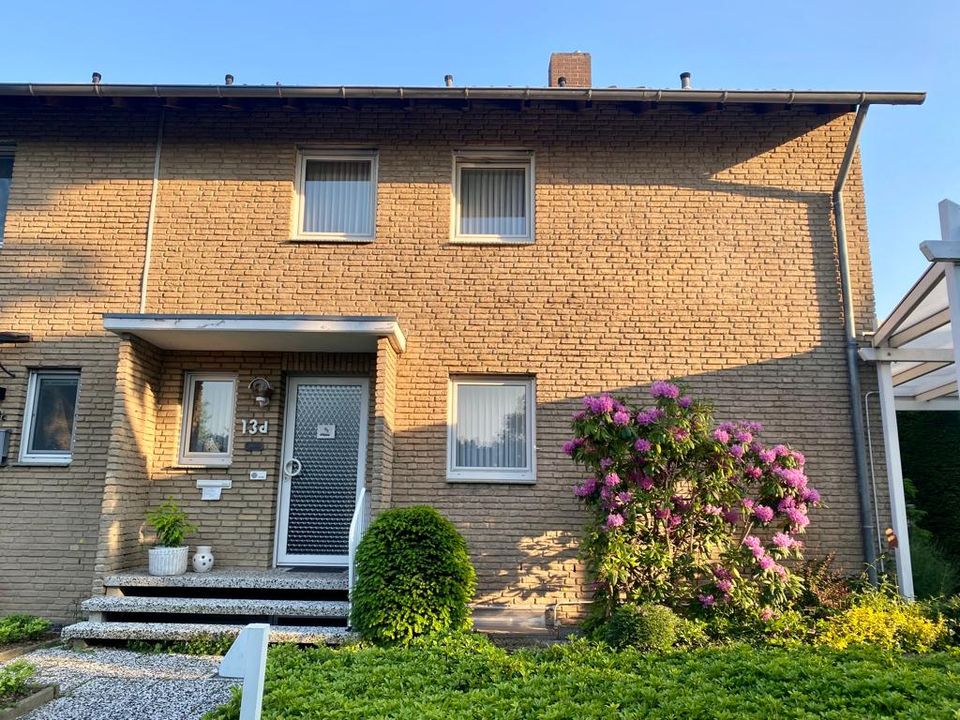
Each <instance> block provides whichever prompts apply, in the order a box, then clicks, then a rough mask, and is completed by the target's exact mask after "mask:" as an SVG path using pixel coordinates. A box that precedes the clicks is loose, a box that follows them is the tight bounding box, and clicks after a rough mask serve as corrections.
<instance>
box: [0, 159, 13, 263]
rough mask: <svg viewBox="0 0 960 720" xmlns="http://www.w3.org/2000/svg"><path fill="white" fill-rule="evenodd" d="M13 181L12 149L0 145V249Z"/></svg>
mask: <svg viewBox="0 0 960 720" xmlns="http://www.w3.org/2000/svg"><path fill="white" fill-rule="evenodd" d="M12 181H13V147H12V146H10V145H0V247H3V226H4V224H5V223H6V220H7V205H8V204H9V202H10V183H11V182H12Z"/></svg>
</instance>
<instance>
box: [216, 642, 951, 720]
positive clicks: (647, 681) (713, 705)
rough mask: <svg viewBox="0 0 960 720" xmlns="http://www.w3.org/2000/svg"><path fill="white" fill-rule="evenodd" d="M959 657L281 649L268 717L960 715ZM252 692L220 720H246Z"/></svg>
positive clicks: (583, 649) (585, 647)
mask: <svg viewBox="0 0 960 720" xmlns="http://www.w3.org/2000/svg"><path fill="white" fill-rule="evenodd" d="M957 707H960V653H931V654H928V655H906V656H898V655H891V654H889V653H883V652H880V651H877V650H874V649H870V648H863V649H859V648H858V649H855V650H846V651H837V650H831V649H829V648H823V647H811V646H809V645H802V646H799V647H795V648H790V649H789V650H787V649H783V648H771V647H751V646H746V645H732V646H728V647H722V648H705V649H702V650H691V651H688V652H669V653H645V652H643V651H640V650H634V649H627V650H621V651H612V650H611V649H610V648H609V647H607V646H606V645H597V644H595V643H590V642H586V641H577V642H568V643H560V644H558V645H554V646H552V647H549V648H544V649H536V650H520V651H517V652H514V653H507V652H504V651H503V650H500V649H498V648H495V647H493V646H492V645H491V644H490V642H489V641H488V640H486V639H485V638H484V637H483V636H480V635H467V636H464V635H457V636H452V637H445V636H442V637H435V638H425V639H419V640H415V641H414V642H413V643H412V644H411V646H409V647H387V648H382V647H370V646H367V647H364V648H360V649H357V648H349V649H336V650H335V649H330V648H326V647H321V648H311V649H309V650H298V649H296V648H293V647H280V646H275V647H273V648H271V649H270V655H269V660H268V663H267V676H266V687H265V691H264V695H263V719H264V720H281V719H284V718H287V719H292V718H324V719H325V720H366V719H369V720H373V719H374V718H391V720H481V719H482V720H517V719H518V718H543V719H545V720H560V719H562V720H598V719H599V718H603V719H604V720H607V719H610V720H613V719H614V718H703V719H707V718H715V719H717V720H732V719H733V718H736V719H737V720H769V718H796V719H798V720H799V719H801V718H802V719H804V720H808V719H812V718H830V720H861V719H862V718H897V719H898V720H940V719H941V718H943V719H944V720H947V719H949V718H954V719H955V718H956V713H955V710H956V708H957ZM239 711H240V690H239V688H237V689H235V690H234V693H233V699H232V700H230V702H229V703H227V705H225V706H223V707H221V708H219V709H217V710H214V711H213V712H212V713H210V714H208V715H207V716H206V717H207V720H236V718H238V717H239Z"/></svg>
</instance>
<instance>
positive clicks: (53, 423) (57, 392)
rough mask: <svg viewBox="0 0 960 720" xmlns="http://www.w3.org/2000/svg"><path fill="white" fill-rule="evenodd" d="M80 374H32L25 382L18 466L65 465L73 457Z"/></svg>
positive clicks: (35, 372) (33, 372) (50, 371)
mask: <svg viewBox="0 0 960 720" xmlns="http://www.w3.org/2000/svg"><path fill="white" fill-rule="evenodd" d="M79 391H80V373H79V372H78V371H76V370H32V371H31V372H30V377H29V380H28V381H27V406H26V408H25V410H24V414H23V435H22V436H21V442H20V462H22V463H29V464H33V465H66V464H67V463H69V462H70V459H71V457H72V455H73V433H74V425H75V419H76V414H77V395H78V394H79Z"/></svg>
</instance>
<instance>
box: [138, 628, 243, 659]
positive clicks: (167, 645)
mask: <svg viewBox="0 0 960 720" xmlns="http://www.w3.org/2000/svg"><path fill="white" fill-rule="evenodd" d="M234 640H236V635H233V634H224V635H215V634H213V633H197V634H196V635H193V636H192V637H190V638H187V639H186V640H158V641H149V640H131V641H130V642H128V643H127V647H128V648H129V649H130V650H133V651H134V652H140V653H147V654H151V655H163V654H175V655H225V654H226V653H227V650H229V649H230V646H231V645H233V641H234Z"/></svg>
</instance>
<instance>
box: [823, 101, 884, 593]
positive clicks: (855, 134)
mask: <svg viewBox="0 0 960 720" xmlns="http://www.w3.org/2000/svg"><path fill="white" fill-rule="evenodd" d="M869 107H870V105H869V103H866V102H862V103H860V105H859V106H858V107H857V115H856V117H855V118H854V120H853V127H851V128H850V138H849V139H848V140H847V149H846V151H845V152H844V154H843V160H842V161H841V163H840V171H839V172H838V173H837V181H836V183H835V184H834V186H833V219H834V225H835V226H836V232H837V258H838V262H839V265H840V294H841V296H842V300H843V326H844V335H845V336H846V354H847V377H848V385H849V391H850V422H851V430H852V431H853V447H854V460H855V463H856V471H857V495H858V497H859V499H860V534H861V539H862V542H863V556H864V562H865V563H866V566H867V576H868V578H869V579H870V583H871V584H872V585H876V584H877V567H876V566H877V548H876V545H875V543H876V540H874V537H873V529H872V517H871V515H872V514H873V512H872V503H871V498H870V480H869V478H868V471H867V451H866V447H865V444H864V432H865V431H864V412H863V406H862V405H861V404H860V397H861V390H860V369H859V366H858V356H857V324H856V317H855V316H854V312H853V289H852V284H851V282H850V257H849V254H848V248H847V217H846V212H845V211H844V207H843V188H844V186H845V185H846V182H847V178H848V177H849V175H850V167H851V166H852V165H853V158H854V155H855V153H856V150H857V144H858V143H859V142H860V131H861V129H862V128H863V121H864V119H865V118H866V117H867V110H868V109H869Z"/></svg>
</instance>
